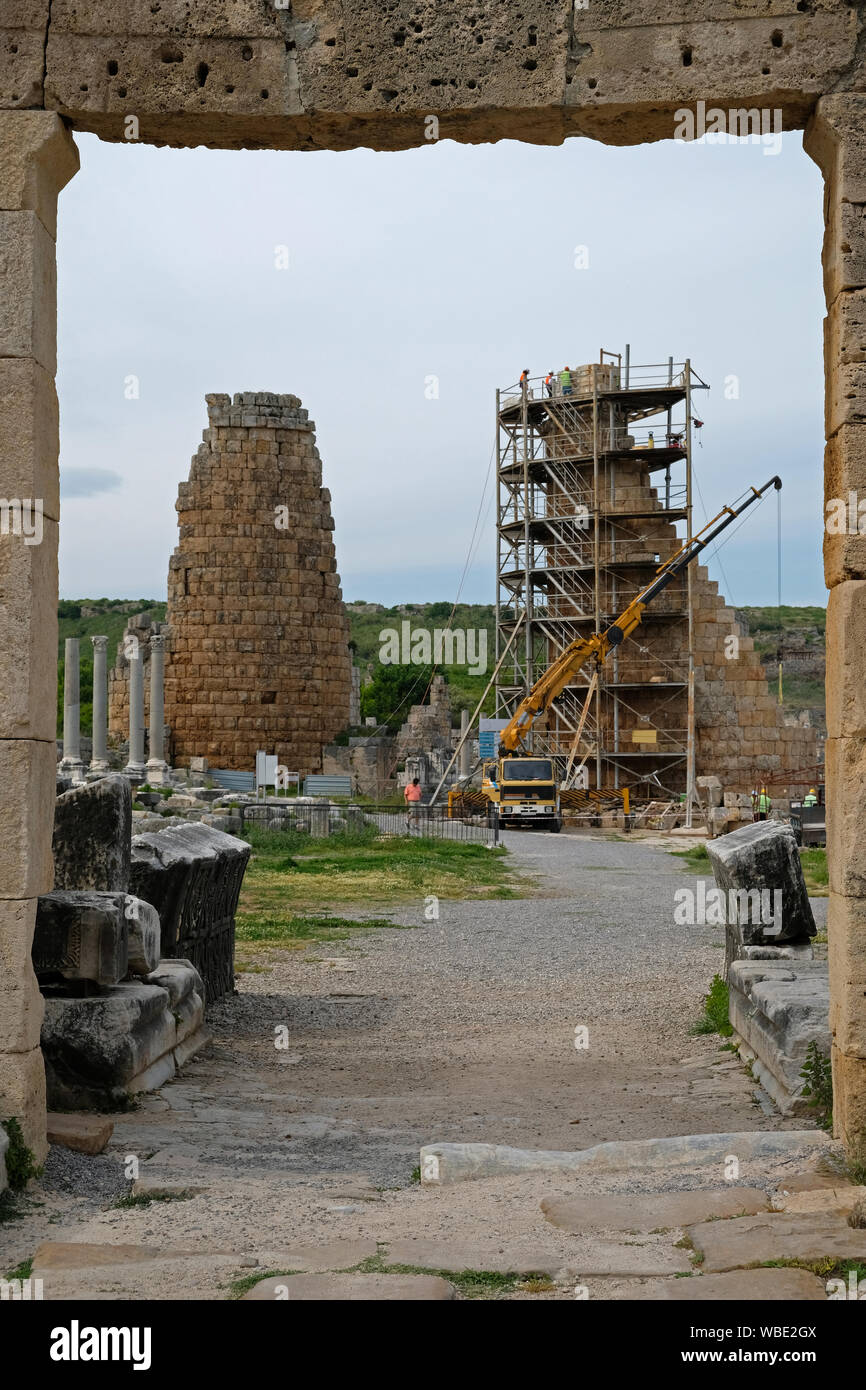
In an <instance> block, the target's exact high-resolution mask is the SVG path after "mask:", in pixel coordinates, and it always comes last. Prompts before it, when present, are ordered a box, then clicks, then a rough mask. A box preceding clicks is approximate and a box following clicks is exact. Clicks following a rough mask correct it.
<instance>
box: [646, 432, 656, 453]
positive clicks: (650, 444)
mask: <svg viewBox="0 0 866 1390" xmlns="http://www.w3.org/2000/svg"><path fill="white" fill-rule="evenodd" d="M655 446H656V442H655V439H654V438H653V432H652V430H650V432H649V439H648V440H647V442H646V447H647V448H648V449H654V448H655Z"/></svg>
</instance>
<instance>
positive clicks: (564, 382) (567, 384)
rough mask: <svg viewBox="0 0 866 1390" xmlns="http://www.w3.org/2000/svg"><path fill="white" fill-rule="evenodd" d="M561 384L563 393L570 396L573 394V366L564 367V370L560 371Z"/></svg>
mask: <svg viewBox="0 0 866 1390" xmlns="http://www.w3.org/2000/svg"><path fill="white" fill-rule="evenodd" d="M559 385H560V387H561V389H562V394H563V395H564V396H570V395H571V368H570V367H563V369H562V371H561V372H560V373H559Z"/></svg>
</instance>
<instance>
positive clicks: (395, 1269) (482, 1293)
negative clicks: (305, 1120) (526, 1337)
mask: <svg viewBox="0 0 866 1390" xmlns="http://www.w3.org/2000/svg"><path fill="white" fill-rule="evenodd" d="M299 1273H301V1271H300V1270H293V1269H272V1270H257V1271H256V1272H255V1273H254V1274H244V1275H241V1276H239V1277H238V1278H237V1279H233V1280H232V1282H231V1284H230V1285H229V1297H230V1298H232V1299H237V1298H243V1296H244V1294H245V1293H248V1292H249V1290H250V1289H252V1288H254V1287H255V1285H256V1284H258V1283H261V1281H262V1280H263V1279H277V1278H286V1279H289V1278H291V1277H292V1276H293V1275H295V1274H299ZM333 1273H335V1274H423V1275H426V1276H427V1277H428V1278H439V1279H445V1280H447V1282H448V1283H449V1284H452V1285H453V1286H454V1288H455V1289H456V1290H457V1292H458V1293H459V1294H460V1296H461V1298H464V1299H488V1300H491V1299H498V1298H503V1297H505V1296H506V1295H507V1294H511V1293H516V1292H519V1291H520V1290H522V1289H524V1288H525V1287H526V1286H527V1285H528V1286H529V1287H528V1289H527V1292H530V1293H543V1292H546V1291H547V1290H549V1289H550V1288H552V1287H553V1285H552V1284H551V1281H550V1277H549V1276H548V1275H547V1274H541V1273H539V1272H538V1271H537V1270H529V1271H526V1272H518V1271H510V1272H508V1273H500V1272H499V1271H498V1270H492V1269H461V1270H457V1271H454V1270H450V1269H426V1268H425V1267H424V1266H423V1265H408V1264H386V1263H385V1256H384V1248H381V1249H380V1250H379V1252H378V1253H377V1254H375V1255H369V1256H368V1257H367V1259H366V1260H361V1262H360V1263H359V1264H356V1265H352V1266H351V1268H349V1269H339V1270H334V1271H333Z"/></svg>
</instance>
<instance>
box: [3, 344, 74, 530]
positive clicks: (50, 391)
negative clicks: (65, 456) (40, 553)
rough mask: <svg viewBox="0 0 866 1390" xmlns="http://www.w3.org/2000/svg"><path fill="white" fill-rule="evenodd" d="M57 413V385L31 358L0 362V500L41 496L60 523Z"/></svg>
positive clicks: (48, 512) (46, 513)
mask: <svg viewBox="0 0 866 1390" xmlns="http://www.w3.org/2000/svg"><path fill="white" fill-rule="evenodd" d="M57 432H58V410H57V392H56V391H55V389H54V381H53V379H52V377H51V376H50V375H49V373H48V372H47V371H46V370H45V368H44V367H41V366H40V365H39V363H38V362H36V361H35V360H34V359H33V358H32V357H3V358H0V497H5V498H9V497H19V498H21V497H30V498H35V497H38V498H41V500H42V510H43V515H44V516H46V517H50V518H51V519H52V521H57V520H58V518H59V515H60V488H59V473H58V469H57Z"/></svg>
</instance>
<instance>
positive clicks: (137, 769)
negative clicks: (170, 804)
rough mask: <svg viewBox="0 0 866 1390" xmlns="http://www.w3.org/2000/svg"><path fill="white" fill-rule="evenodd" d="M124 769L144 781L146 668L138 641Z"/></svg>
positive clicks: (132, 668) (132, 667) (131, 676)
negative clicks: (127, 752)
mask: <svg viewBox="0 0 866 1390" xmlns="http://www.w3.org/2000/svg"><path fill="white" fill-rule="evenodd" d="M123 771H124V773H125V774H126V776H127V777H129V778H130V780H131V781H133V782H143V781H144V772H145V768H144V669H143V665H142V660H141V648H140V647H139V646H138V643H136V647H135V654H134V655H133V656H130V658H129V761H128V762H127V764H126V767H125V768H124V769H123Z"/></svg>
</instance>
